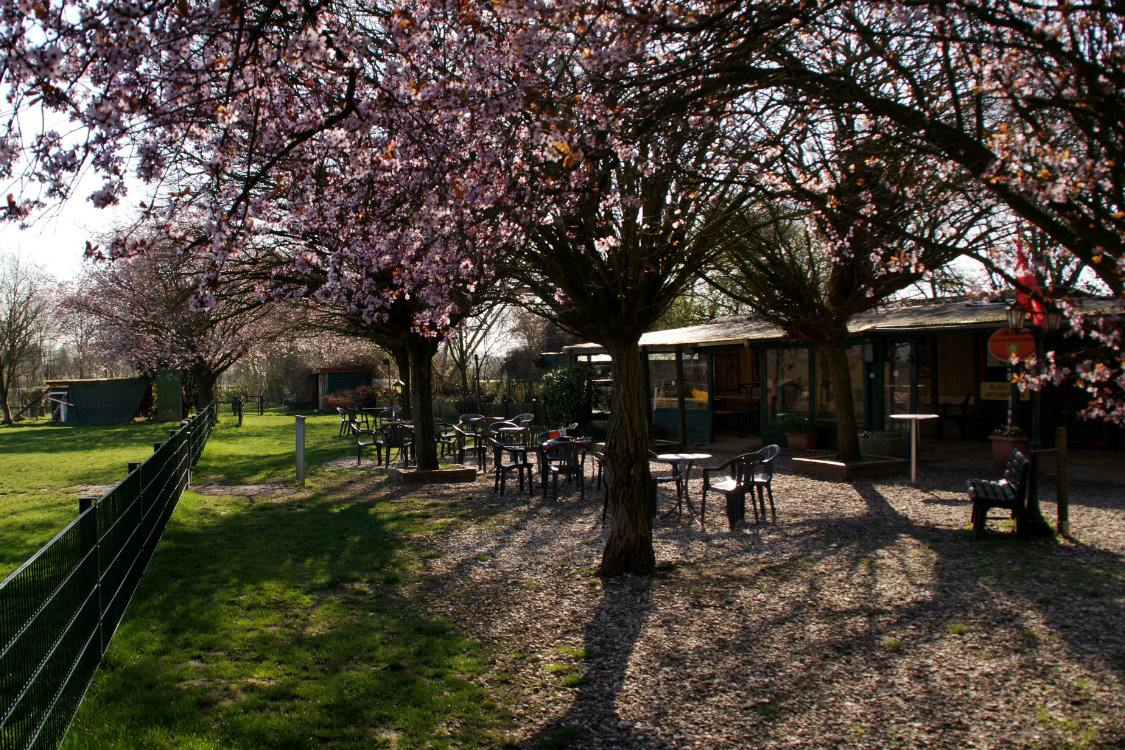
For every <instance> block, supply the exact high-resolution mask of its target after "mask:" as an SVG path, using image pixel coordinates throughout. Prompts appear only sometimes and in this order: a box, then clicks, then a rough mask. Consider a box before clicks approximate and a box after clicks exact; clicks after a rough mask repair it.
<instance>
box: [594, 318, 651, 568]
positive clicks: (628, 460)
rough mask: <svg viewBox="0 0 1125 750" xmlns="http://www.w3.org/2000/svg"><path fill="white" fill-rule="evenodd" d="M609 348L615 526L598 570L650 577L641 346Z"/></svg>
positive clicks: (609, 465) (609, 455)
mask: <svg viewBox="0 0 1125 750" xmlns="http://www.w3.org/2000/svg"><path fill="white" fill-rule="evenodd" d="M606 348H607V349H608V351H609V353H610V355H611V356H612V357H613V409H612V414H611V415H610V421H609V434H608V435H607V436H606V445H605V457H606V476H607V479H606V487H607V489H606V492H607V493H609V494H608V497H609V510H610V515H611V519H612V521H611V523H612V526H611V528H610V532H609V538H608V539H606V543H605V549H604V550H603V552H602V564H601V571H600V572H601V574H602V575H606V576H616V575H621V574H622V573H634V574H636V575H647V574H649V573H651V572H652V571H653V568H655V567H656V555H655V553H654V552H653V549H652V476H651V474H650V472H649V468H648V436H647V434H646V431H645V401H644V392H643V391H642V389H641V386H642V379H641V354H640V345H639V343H638V340H637V339H632V340H629V341H620V342H612V343H608V344H607V346H606Z"/></svg>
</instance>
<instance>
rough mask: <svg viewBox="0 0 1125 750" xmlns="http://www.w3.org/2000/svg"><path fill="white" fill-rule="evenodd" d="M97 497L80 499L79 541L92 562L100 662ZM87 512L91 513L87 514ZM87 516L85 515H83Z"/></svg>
mask: <svg viewBox="0 0 1125 750" xmlns="http://www.w3.org/2000/svg"><path fill="white" fill-rule="evenodd" d="M100 499H101V498H97V497H80V498H78V518H79V525H78V539H79V546H80V547H81V548H82V555H83V556H84V557H86V556H89V557H90V559H91V562H89V563H88V564H89V565H91V566H92V573H93V575H91V576H90V577H89V578H88V579H85V580H88V581H89V584H90V588H91V589H93V591H94V599H95V601H96V602H97V606H98V623H97V625H96V626H95V627H96V629H97V638H98V660H99V661H100V660H101V658H102V657H103V656H105V647H106V642H105V630H104V628H103V627H102V616H103V615H104V614H105V607H104V606H103V604H102V561H101V555H100V554H99V550H98V548H99V544H98V537H99V536H101V530H100V529H99V528H98V512H97V510H95V509H94V506H95V505H96V504H97V502H98V500H100ZM87 511H89V512H88V513H87ZM83 514H85V515H83Z"/></svg>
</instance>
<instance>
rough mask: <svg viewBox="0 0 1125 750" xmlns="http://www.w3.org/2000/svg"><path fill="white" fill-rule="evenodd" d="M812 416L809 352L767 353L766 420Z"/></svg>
mask: <svg viewBox="0 0 1125 750" xmlns="http://www.w3.org/2000/svg"><path fill="white" fill-rule="evenodd" d="M791 412H796V413H797V414H804V415H806V416H808V415H809V351H808V349H768V350H767V351H766V421H767V422H776V421H777V418H778V417H779V416H781V415H783V414H789V413H791Z"/></svg>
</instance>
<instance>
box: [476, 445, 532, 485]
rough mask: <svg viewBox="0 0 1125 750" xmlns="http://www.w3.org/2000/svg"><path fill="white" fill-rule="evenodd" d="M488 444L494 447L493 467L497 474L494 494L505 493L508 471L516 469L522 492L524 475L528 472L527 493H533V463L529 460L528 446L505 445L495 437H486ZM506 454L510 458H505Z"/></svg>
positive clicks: (494, 482)
mask: <svg viewBox="0 0 1125 750" xmlns="http://www.w3.org/2000/svg"><path fill="white" fill-rule="evenodd" d="M486 439H487V441H488V444H489V445H490V446H491V447H492V457H493V461H492V469H493V472H494V474H495V477H496V478H495V480H494V481H493V485H492V494H494V495H495V494H500V495H503V494H504V487H505V483H506V482H507V479H508V472H512V471H514V472H515V473H516V476H517V477H518V478H519V482H520V492H523V476H524V474H525V473H526V474H527V494H529V495H530V494H531V493H532V490H533V487H532V483H531V482H532V477H531V463H530V462H529V461H528V460H527V448H525V447H523V446H514V445H504V444H503V443H501V442H500V441H498V440H496V439H495V438H486ZM505 454H507V455H508V460H505Z"/></svg>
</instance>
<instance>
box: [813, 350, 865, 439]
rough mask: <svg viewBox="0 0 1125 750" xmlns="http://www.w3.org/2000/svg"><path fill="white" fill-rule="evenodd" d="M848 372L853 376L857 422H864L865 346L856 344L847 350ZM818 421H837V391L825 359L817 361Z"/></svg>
mask: <svg viewBox="0 0 1125 750" xmlns="http://www.w3.org/2000/svg"><path fill="white" fill-rule="evenodd" d="M847 356H848V370H849V373H850V375H851V386H852V402H853V406H854V407H855V408H854V411H855V418H856V421H857V422H858V421H862V420H863V345H862V344H856V345H855V346H849V347H848V349H847ZM816 380H817V391H816V393H817V398H816V416H817V419H823V420H826V421H834V420H835V419H836V391H835V388H834V387H833V385H832V375H831V373H830V372H829V371H828V363H827V362H825V361H824V357H819V358H818V359H817V367H816Z"/></svg>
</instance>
